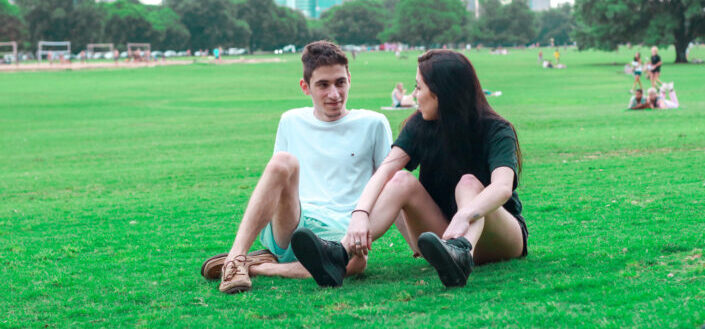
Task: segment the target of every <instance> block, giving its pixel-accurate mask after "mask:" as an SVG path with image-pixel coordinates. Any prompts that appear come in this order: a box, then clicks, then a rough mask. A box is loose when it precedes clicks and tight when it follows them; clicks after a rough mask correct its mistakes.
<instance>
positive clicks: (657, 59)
mask: <svg viewBox="0 0 705 329" xmlns="http://www.w3.org/2000/svg"><path fill="white" fill-rule="evenodd" d="M660 61H661V56H659V55H653V56H651V67H653V66H654V65H656V63H658V62H660ZM651 72H661V65H659V67H656V68H652V69H651Z"/></svg>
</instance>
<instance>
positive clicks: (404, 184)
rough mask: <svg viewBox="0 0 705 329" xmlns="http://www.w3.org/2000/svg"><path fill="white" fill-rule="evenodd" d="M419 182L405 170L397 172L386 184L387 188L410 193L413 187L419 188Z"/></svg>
mask: <svg viewBox="0 0 705 329" xmlns="http://www.w3.org/2000/svg"><path fill="white" fill-rule="evenodd" d="M420 184H421V183H420V182H419V180H418V179H416V177H414V175H413V174H412V173H410V172H408V171H406V170H399V171H397V172H396V173H395V174H394V176H392V179H390V180H389V182H387V185H386V187H387V188H395V189H399V190H402V191H410V190H412V189H413V188H414V187H416V186H419V185H420Z"/></svg>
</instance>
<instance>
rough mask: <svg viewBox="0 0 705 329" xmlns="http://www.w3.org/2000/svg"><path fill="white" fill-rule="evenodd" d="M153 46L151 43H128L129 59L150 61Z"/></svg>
mask: <svg viewBox="0 0 705 329" xmlns="http://www.w3.org/2000/svg"><path fill="white" fill-rule="evenodd" d="M151 52H152V45H151V44H149V43H135V42H129V43H127V57H130V58H131V59H133V60H136V61H149V54H150V53H151Z"/></svg>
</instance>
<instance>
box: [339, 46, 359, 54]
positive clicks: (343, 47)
mask: <svg viewBox="0 0 705 329" xmlns="http://www.w3.org/2000/svg"><path fill="white" fill-rule="evenodd" d="M341 48H342V49H343V51H354V52H358V53H359V52H361V51H362V47H360V46H356V45H344V46H342V47H341Z"/></svg>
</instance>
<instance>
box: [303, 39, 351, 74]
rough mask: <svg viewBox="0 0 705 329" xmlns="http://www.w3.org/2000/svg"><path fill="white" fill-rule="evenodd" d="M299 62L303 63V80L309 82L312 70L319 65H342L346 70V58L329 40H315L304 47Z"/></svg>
mask: <svg viewBox="0 0 705 329" xmlns="http://www.w3.org/2000/svg"><path fill="white" fill-rule="evenodd" d="M301 63H303V64H304V81H306V83H309V82H310V80H311V75H312V74H313V71H315V70H316V69H317V68H319V67H321V66H328V65H344V66H345V70H348V58H347V57H346V56H345V53H344V52H343V50H341V49H340V47H338V45H336V44H334V43H332V42H330V41H325V40H321V41H315V42H311V43H309V44H307V45H306V47H304V53H303V55H301Z"/></svg>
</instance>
